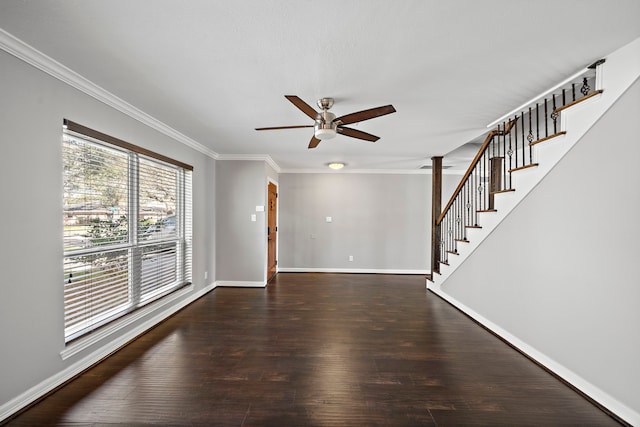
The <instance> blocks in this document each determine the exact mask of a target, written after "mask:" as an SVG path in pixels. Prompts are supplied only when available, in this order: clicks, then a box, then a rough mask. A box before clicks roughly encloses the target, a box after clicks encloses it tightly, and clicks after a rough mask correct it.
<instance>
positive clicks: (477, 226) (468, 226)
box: [464, 225, 482, 228]
mask: <svg viewBox="0 0 640 427" xmlns="http://www.w3.org/2000/svg"><path fill="white" fill-rule="evenodd" d="M464 228H482V227H480V226H479V225H465V226H464Z"/></svg>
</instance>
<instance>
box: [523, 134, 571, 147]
mask: <svg viewBox="0 0 640 427" xmlns="http://www.w3.org/2000/svg"><path fill="white" fill-rule="evenodd" d="M566 134H567V132H566V131H562V132H558V133H554V134H553V135H549V136H546V137H544V138H540V139H536V140H535V141H531V142H530V143H529V145H531V146H534V145H536V144H540V143H541V142H545V141H548V140H550V139H553V138H556V137H558V136H562V135H566Z"/></svg>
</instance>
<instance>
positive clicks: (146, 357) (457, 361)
mask: <svg viewBox="0 0 640 427" xmlns="http://www.w3.org/2000/svg"><path fill="white" fill-rule="evenodd" d="M111 424H122V425H145V424H155V425H163V426H165V425H167V426H168V425H176V426H218V425H220V426H333V425H336V426H349V425H354V426H378V425H380V426H404V425H427V426H430V425H433V426H459V425H483V426H494V425H510V426H525V425H532V426H533V425H535V426H550V425H575V426H606V425H619V424H618V423H617V422H616V421H615V420H614V419H612V418H610V417H609V416H608V415H607V414H605V413H604V412H602V411H601V410H600V409H598V408H597V407H595V406H593V405H592V404H591V403H590V402H589V401H587V400H586V399H584V398H583V397H582V396H580V395H579V394H577V393H576V392H574V391H573V390H571V389H570V388H569V387H567V386H566V385H564V384H563V383H561V382H560V381H559V380H557V379H556V378H554V377H553V376H552V375H550V374H549V373H547V372H545V371H544V370H543V369H541V368H540V367H539V366H537V365H535V364H534V363H532V362H531V361H530V360H528V359H526V358H525V357H524V356H522V355H521V354H519V353H518V352H516V351H515V350H514V349H512V348H510V347H509V346H507V345H506V344H504V343H503V342H502V341H500V340H499V339H498V338H496V337H494V336H493V335H491V334H490V333H489V332H487V331H486V330H484V329H482V328H481V327H479V326H478V325H476V324H475V323H474V322H473V321H471V320H470V319H469V318H467V317H466V316H464V315H463V314H461V313H460V312H458V311H457V310H456V309H454V308H453V307H451V306H450V305H448V304H447V303H446V302H444V301H443V300H441V299H440V298H438V297H437V296H435V295H434V294H431V293H429V292H427V291H426V289H425V286H424V277H421V276H395V275H369V274H297V273H285V274H282V273H281V274H279V275H277V276H276V278H275V279H274V280H273V281H272V282H271V283H270V284H269V286H268V287H267V289H240V288H219V289H216V290H214V291H213V292H211V293H209V294H208V295H206V296H205V297H203V298H201V299H200V300H198V301H196V302H195V303H194V304H192V305H190V306H189V307H187V308H186V309H184V310H182V311H181V312H179V313H178V314H176V315H175V316H173V317H172V318H170V319H168V320H167V321H165V322H163V323H161V324H160V325H158V326H157V327H155V328H154V329H152V330H151V331H149V332H148V333H146V334H145V335H143V336H142V337H140V338H139V339H137V340H136V341H134V342H132V343H131V344H129V345H128V346H126V347H125V348H123V349H122V350H120V351H119V352H117V353H116V354H114V355H113V356H111V357H110V358H108V359H107V360H105V361H104V362H102V363H100V364H99V365H97V366H95V367H94V368H92V369H90V370H88V371H87V372H85V373H84V374H82V375H80V376H79V377H78V378H77V379H75V380H74V381H72V382H70V383H69V384H68V385H66V386H65V387H62V388H61V389H59V390H58V391H57V392H55V393H53V394H51V395H50V396H48V397H47V398H46V399H43V400H42V401H41V402H39V403H38V404H36V405H34V406H33V407H32V408H30V409H29V410H27V411H25V412H23V413H22V414H20V415H19V416H17V417H16V418H14V419H13V420H12V421H10V422H9V424H8V425H9V426H35V425H37V426H45V425H67V426H83V425H91V426H107V425H111Z"/></svg>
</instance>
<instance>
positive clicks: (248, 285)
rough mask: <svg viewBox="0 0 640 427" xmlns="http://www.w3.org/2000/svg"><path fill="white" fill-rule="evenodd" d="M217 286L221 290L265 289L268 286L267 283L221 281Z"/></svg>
mask: <svg viewBox="0 0 640 427" xmlns="http://www.w3.org/2000/svg"><path fill="white" fill-rule="evenodd" d="M216 286H218V287H221V288H225V287H226V288H264V287H266V286H267V282H245V281H240V280H238V281H234V280H219V281H217V282H216Z"/></svg>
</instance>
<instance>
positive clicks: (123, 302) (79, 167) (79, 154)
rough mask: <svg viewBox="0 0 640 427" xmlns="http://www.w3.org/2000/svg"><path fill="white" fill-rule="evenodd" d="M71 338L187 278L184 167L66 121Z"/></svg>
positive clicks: (188, 183)
mask: <svg viewBox="0 0 640 427" xmlns="http://www.w3.org/2000/svg"><path fill="white" fill-rule="evenodd" d="M63 163H64V169H63V180H64V214H63V220H64V239H63V241H64V243H63V246H64V314H65V339H66V340H67V341H70V340H72V339H74V338H77V337H79V336H81V335H84V334H86V333H88V332H91V331H92V330H94V329H95V328H97V327H100V326H102V325H104V324H105V323H107V322H110V321H112V320H114V319H116V318H118V317H120V316H123V315H125V314H127V313H129V312H131V311H133V310H135V309H136V308H138V307H141V306H142V305H145V304H148V303H150V302H152V301H154V300H156V299H158V298H161V297H162V296H164V295H166V294H168V293H170V292H172V291H174V290H177V289H179V288H180V287H182V286H183V285H185V284H187V283H189V282H190V281H191V241H192V238H191V237H192V236H191V173H192V172H191V171H192V168H191V167H190V166H189V165H185V164H182V163H180V162H177V161H173V160H171V159H168V158H166V157H164V156H161V155H158V154H156V153H153V152H150V151H148V150H144V149H141V148H139V147H137V146H134V145H132V144H130V143H127V142H124V141H121V140H118V139H116V138H113V137H110V136H108V135H105V134H101V133H99V132H97V131H93V130H91V129H88V128H86V127H84V126H81V125H78V124H76V123H73V122H70V121H65V128H64V131H63Z"/></svg>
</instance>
